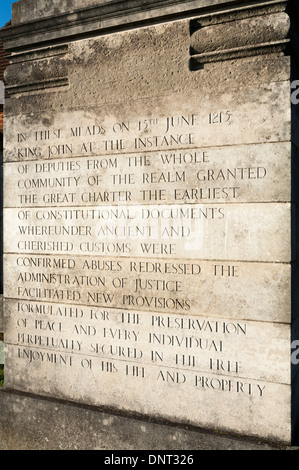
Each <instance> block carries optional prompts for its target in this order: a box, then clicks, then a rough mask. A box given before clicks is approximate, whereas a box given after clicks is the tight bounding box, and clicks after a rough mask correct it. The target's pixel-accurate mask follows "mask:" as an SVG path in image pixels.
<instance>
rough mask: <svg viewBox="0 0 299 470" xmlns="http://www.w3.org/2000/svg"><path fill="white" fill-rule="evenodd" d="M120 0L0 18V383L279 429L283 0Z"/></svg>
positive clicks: (287, 234) (216, 423) (290, 246)
mask: <svg viewBox="0 0 299 470" xmlns="http://www.w3.org/2000/svg"><path fill="white" fill-rule="evenodd" d="M122 3H125V5H123V7H124V9H123V10H121V11H119V13H118V15H116V6H117V5H119V4H118V3H115V2H109V3H107V2H97V3H95V2H94V1H92V2H91V3H90V4H89V6H90V7H95V6H97V8H95V9H94V8H91V9H90V10H89V9H87V10H86V11H84V12H83V11H80V12H79V11H76V12H75V13H74V11H75V10H76V9H77V7H78V3H77V2H68V3H65V4H64V7H63V8H64V9H63V10H61V12H60V13H61V15H60V16H59V20H60V21H58V22H57V21H56V22H54V18H52V15H53V14H54V15H55V14H56V12H57V8H58V5H59V4H60V2H58V1H56V0H55V1H53V2H48V3H47V4H46V2H39V3H38V4H37V3H34V5H33V13H31V15H32V16H31V18H35V19H36V20H38V21H35V22H32V23H30V22H28V5H29V4H28V2H26V1H24V0H22V1H20V2H19V3H18V4H16V5H15V8H14V17H13V27H12V28H6V29H5V30H4V32H3V33H2V34H3V37H4V40H5V42H6V45H7V48H8V49H10V50H12V51H13V52H14V54H13V56H12V60H11V65H10V67H9V68H8V70H7V73H6V80H7V82H8V87H9V93H10V96H11V97H10V99H9V100H8V102H7V106H6V119H5V153H4V160H5V165H4V166H5V168H4V188H5V190H4V217H5V228H4V235H5V241H4V250H5V256H4V263H5V268H4V269H5V276H4V282H5V285H4V289H5V324H6V331H5V342H6V350H5V386H6V389H7V391H9V390H10V391H19V392H23V393H27V394H28V393H29V394H33V395H35V396H43V397H44V398H48V397H50V398H52V399H53V398H56V399H57V400H64V401H66V402H67V401H72V402H77V403H78V404H80V406H93V407H94V406H95V407H101V406H102V407H105V409H110V410H111V409H112V410H118V411H119V412H122V413H129V414H135V415H137V416H139V417H142V416H143V417H146V418H148V419H158V420H167V421H169V422H170V423H173V424H176V425H178V424H180V425H188V426H195V427H198V428H203V427H204V428H206V429H209V430H218V431H221V432H230V433H235V434H238V435H245V436H254V437H258V438H261V439H266V440H270V441H272V440H273V441H277V442H281V443H286V444H290V443H291V442H294V439H295V431H296V426H297V425H296V414H295V412H294V409H295V408H296V401H295V398H294V397H295V395H296V368H295V367H293V368H292V370H291V360H290V350H291V348H290V346H291V341H292V340H295V339H296V335H297V333H296V331H297V330H296V327H295V325H296V317H297V310H296V305H297V298H296V295H295V289H294V287H295V288H296V276H295V275H296V272H295V269H296V268H294V267H293V266H294V263H295V260H296V258H297V254H296V249H297V248H296V245H297V242H296V237H295V232H296V230H295V218H294V214H295V213H296V208H295V202H296V200H297V199H296V196H295V195H294V194H295V193H294V191H293V188H292V185H294V175H296V171H297V170H294V168H293V167H294V163H293V162H294V156H295V155H296V151H295V150H294V148H295V144H296V140H295V141H294V144H293V146H292V144H291V139H292V134H294V135H296V132H294V128H292V126H294V119H293V114H294V113H293V114H292V113H291V103H290V79H291V58H290V57H289V56H288V54H289V49H288V45H289V42H290V34H289V24H290V23H289V17H288V15H287V14H286V9H285V8H286V2H283V1H275V2H274V1H273V2H272V1H270V2H263V3H261V2H257V3H256V5H255V6H252V7H251V8H248V6H246V5H245V2H234V3H233V4H232V3H231V6H230V8H228V7H227V5H226V7H225V8H222V7H224V6H225V3H226V2H221V1H220V2H211V1H206V2H192V5H191V3H190V2H152V4H151V6H149V5H148V4H147V2H142V5H141V3H140V2H137V1H136V2H134V1H132V2H122ZM146 5H147V7H148V8H145V6H146ZM134 6H135V7H136V10H134V9H133V7H134ZM140 6H142V8H140ZM156 7H161V9H159V8H156ZM162 7H163V8H162ZM180 7H182V8H181V9H180ZM199 7H201V8H200V9H199V10H195V8H199ZM179 10H180V12H179ZM26 12H27V13H26ZM66 12H68V13H69V14H64V13H66ZM91 13H93V14H94V16H93V18H92V20H91ZM179 13H180V14H179ZM26 14H27V16H26ZM100 14H101V15H102V16H101V20H99V19H98V18H99V16H97V15H100ZM164 15H167V22H163V21H162V22H161V21H157V18H158V17H159V18H160V20H161V19H162V18H163V17H164V19H165V16H164ZM21 17H22V22H23V24H18V23H21ZM88 19H89V20H91V21H89V20H88ZM87 20H88V21H87ZM137 22H138V23H137ZM137 24H138V26H139V27H138V28H134V29H132V26H133V25H135V26H136V25H137ZM125 25H126V27H125ZM140 26H142V27H140ZM108 28H110V29H109V30H108ZM125 28H127V29H125ZM216 31H218V33H219V34H217V35H216V37H217V39H215V32H216ZM244 31H246V34H245V33H244ZM256 31H258V32H259V33H258V34H257V33H256ZM107 32H109V33H110V34H105V33H107ZM26 33H28V34H26ZM66 37H67V38H68V42H67V43H66V41H65V38H66ZM211 38H212V39H213V40H212V39H211ZM221 38H226V39H225V40H220V39H221ZM217 40H218V41H219V42H217ZM262 40H263V41H262ZM260 41H262V44H261V43H260ZM37 43H38V44H39V48H38V49H36V44H37ZM232 49H233V51H232ZM210 53H211V54H213V57H212V59H211V56H209V57H208V54H210ZM284 54H286V55H284ZM252 55H254V57H252ZM261 55H263V57H261ZM210 59H211V60H210ZM210 62H211V63H210ZM292 287H293V290H292ZM292 326H293V332H292V335H291V328H292ZM293 366H295V364H294V363H293ZM292 379H293V384H294V385H293V388H292ZM9 397H10V398H11V400H12V401H11V407H12V408H10V407H8V409H14V410H15V413H16V414H17V415H18V414H19V412H18V409H19V406H20V404H21V403H23V404H24V403H25V402H26V403H27V404H28V406H29V407H30V406H33V403H34V400H35V398H29V397H28V396H27V397H24V398H20V397H19V396H18V397H17V398H16V396H15V395H14V394H8V393H7V394H6V392H5V394H3V395H2V393H1V395H0V400H3V402H5V401H8V402H9ZM17 403H19V405H17ZM35 403H38V407H40V409H42V408H43V404H45V403H48V402H46V401H43V400H42V401H38V402H35ZM13 405H14V406H13ZM45 406H46V405H45ZM61 406H62V407H63V406H64V405H61ZM57 407H58V405H57ZM59 407H60V405H59ZM292 407H293V411H292ZM49 408H50V406H49ZM59 409H60V410H61V409H62V408H59ZM80 409H81V408H80ZM82 413H83V411H82ZM84 413H87V410H85V411H84ZM75 415H76V413H75ZM36 416H37V415H36ZM94 416H96V415H94ZM97 416H98V415H97ZM6 419H7V420H8V421H10V420H11V419H10V418H9V413H8V412H7V415H6ZM36 419H38V420H39V418H38V417H37V418H36ZM92 419H93V418H92ZM95 419H98V418H95ZM19 420H20V417H19ZM4 422H5V421H4ZM112 422H113V423H114V424H115V420H114V419H113V420H112ZM8 427H10V429H11V425H9V426H8ZM29 427H30V426H29ZM135 429H136V428H135ZM146 429H148V428H146ZM89 430H90V429H89ZM90 431H91V430H90ZM10 432H11V431H8V435H10V434H9V433H10ZM110 432H111V431H110ZM42 435H43V434H42ZM167 436H168V434H167ZM180 436H181V437H180V438H181V439H183V441H182V442H183V443H185V442H186V441H185V438H184V437H182V434H180ZM165 439H166V440H167V437H166V438H165ZM4 442H5V441H4ZM24 442H25V441H24ZM39 442H41V441H39ZM105 442H106V441H105ZM130 442H131V441H130ZM137 442H138V443H137V444H136V445H137V446H138V445H140V446H143V445H144V444H143V443H142V442H141V441H137ZM163 442H165V440H164V441H163ZM182 442H181V443H180V445H182V446H184V445H185V444H182ZM192 442H194V441H192ZM5 445H8V446H9V445H10V446H11V445H14V444H9V443H8V444H5ZM24 445H25V444H24ZM26 445H27V444H26ZM39 445H42V444H39ZM53 445H54V444H53ZM72 445H73V446H74V447H76V446H77V442H76V443H73V444H72ZM91 445H93V446H95V447H96V446H98V445H99V444H98V442H95V441H93V443H92V444H91ZM105 445H106V444H105ZM116 445H118V444H116ZM129 445H131V443H130V444H129ZM149 445H151V446H155V445H156V444H155V443H154V442H153V441H151V442H150V444H149ZM167 445H169V446H171V444H170V443H169V442H168V443H166V442H165V446H167ZM190 445H191V444H190ZM217 445H218V444H217Z"/></svg>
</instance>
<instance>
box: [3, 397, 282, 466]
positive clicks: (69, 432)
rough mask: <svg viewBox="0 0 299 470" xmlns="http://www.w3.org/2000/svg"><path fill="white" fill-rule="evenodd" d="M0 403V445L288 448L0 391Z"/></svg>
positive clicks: (45, 447)
mask: <svg viewBox="0 0 299 470" xmlns="http://www.w3.org/2000/svg"><path fill="white" fill-rule="evenodd" d="M0 406H1V415H0V449H1V450H12V449H13V450H101V451H106V454H107V456H109V457H110V458H111V457H112V455H111V451H113V450H117V451H131V452H132V454H129V455H134V456H136V454H134V451H136V450H148V451H154V450H157V451H163V450H164V451H171V450H173V451H175V452H177V451H181V450H183V451H184V450H187V451H189V453H188V455H189V454H190V455H194V452H195V455H194V461H196V462H197V461H198V460H196V459H198V458H201V456H200V455H197V454H196V451H201V450H205V451H206V450H262V451H265V450H287V449H288V448H286V447H277V445H275V444H273V443H264V442H261V441H260V440H246V439H244V438H242V437H234V438H232V437H230V436H229V435H225V434H221V433H218V434H217V433H209V432H203V431H202V430H199V429H197V430H196V429H192V428H190V429H188V428H187V427H179V426H175V425H169V424H168V425H167V424H162V423H159V422H155V421H154V420H150V421H145V420H143V419H138V418H137V417H135V418H134V417H132V416H131V417H126V416H123V415H121V414H120V413H118V414H111V413H108V412H103V411H101V410H97V409H93V408H91V407H90V408H83V407H80V406H76V405H75V404H70V403H63V402H57V401H54V402H53V401H50V400H46V399H40V398H38V397H29V396H24V395H21V394H16V393H14V394H11V393H10V394H7V393H5V392H3V391H1V392H0ZM24 410H26V412H24ZM33 423H34V424H33ZM78 429H80V433H78ZM167 453H168V452H167ZM118 455H122V453H121V452H120V454H118ZM142 458H144V456H143V457H142Z"/></svg>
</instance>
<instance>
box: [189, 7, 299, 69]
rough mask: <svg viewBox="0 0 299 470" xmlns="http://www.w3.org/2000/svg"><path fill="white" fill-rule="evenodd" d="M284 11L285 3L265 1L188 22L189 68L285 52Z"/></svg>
mask: <svg viewBox="0 0 299 470" xmlns="http://www.w3.org/2000/svg"><path fill="white" fill-rule="evenodd" d="M287 8H288V2H287V1H276V2H267V1H265V2H259V3H257V4H256V5H254V6H250V7H248V6H242V7H239V8H235V9H232V10H231V11H225V12H221V13H219V12H216V13H214V14H210V15H202V16H200V17H198V18H196V19H194V20H191V22H190V32H191V47H190V54H191V60H190V68H191V69H196V67H197V66H199V67H200V66H201V65H203V64H205V63H208V62H219V61H223V60H232V59H238V58H242V57H250V56H257V55H263V54H273V53H276V54H278V53H289V52H290V42H291V34H290V30H291V21H290V17H289V14H288V13H287Z"/></svg>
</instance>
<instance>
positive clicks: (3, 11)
mask: <svg viewBox="0 0 299 470" xmlns="http://www.w3.org/2000/svg"><path fill="white" fill-rule="evenodd" d="M15 1H16V0H0V28H2V26H4V25H5V24H6V23H7V22H8V21H9V20H11V5H12V4H13V3H14V2H15Z"/></svg>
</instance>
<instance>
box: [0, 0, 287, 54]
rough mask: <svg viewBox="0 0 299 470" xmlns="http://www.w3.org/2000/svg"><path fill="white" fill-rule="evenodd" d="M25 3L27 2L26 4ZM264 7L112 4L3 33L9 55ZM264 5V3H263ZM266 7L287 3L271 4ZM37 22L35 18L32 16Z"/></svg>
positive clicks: (191, 1)
mask: <svg viewBox="0 0 299 470" xmlns="http://www.w3.org/2000/svg"><path fill="white" fill-rule="evenodd" d="M24 3H25V2H24ZM255 3H261V2H257V1H248V0H230V1H229V0H129V1H121V0H112V1H108V2H105V3H101V4H100V5H98V6H92V7H89V8H85V9H80V10H75V11H73V12H70V13H62V14H59V15H56V16H48V17H44V18H41V19H33V20H32V21H29V22H25V23H19V24H14V22H13V21H12V25H9V26H6V27H4V28H3V29H2V30H1V31H0V40H2V41H3V42H4V44H5V49H6V50H8V51H18V50H24V49H30V48H34V47H40V46H44V45H46V44H49V43H51V44H53V43H57V44H58V43H62V42H67V41H69V40H75V39H80V38H84V37H92V36H94V35H99V34H106V33H107V32H114V31H119V30H122V29H129V28H132V27H137V26H141V25H145V24H152V23H155V22H159V21H168V20H171V19H175V18H183V17H192V16H196V15H199V14H200V13H205V12H206V13H209V12H213V11H215V10H219V9H220V10H221V9H228V10H233V9H235V8H239V7H240V6H241V5H244V4H246V5H254V4H255ZM262 3H264V2H262ZM266 3H270V4H277V3H286V2H281V0H269V1H268V2H266ZM33 18H34V15H33Z"/></svg>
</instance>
